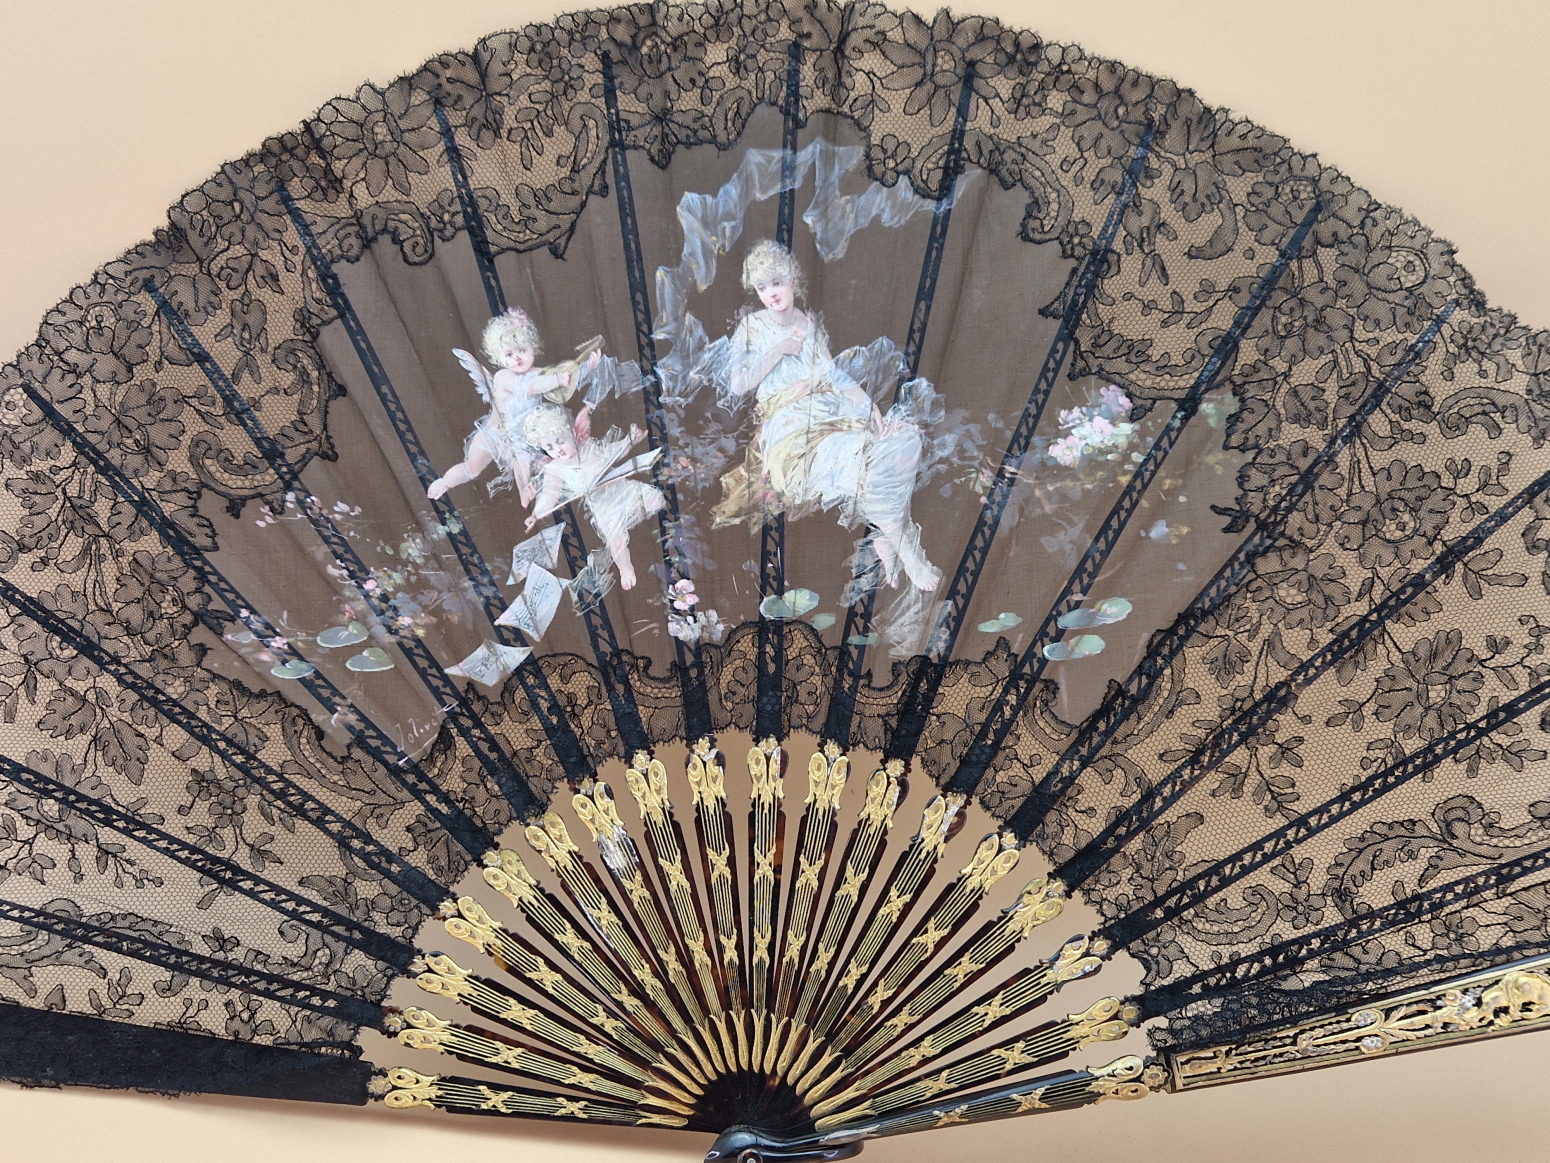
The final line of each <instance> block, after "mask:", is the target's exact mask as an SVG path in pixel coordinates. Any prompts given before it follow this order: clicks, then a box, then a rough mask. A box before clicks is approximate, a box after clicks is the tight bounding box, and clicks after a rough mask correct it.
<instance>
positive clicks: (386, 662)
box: [345, 646, 393, 674]
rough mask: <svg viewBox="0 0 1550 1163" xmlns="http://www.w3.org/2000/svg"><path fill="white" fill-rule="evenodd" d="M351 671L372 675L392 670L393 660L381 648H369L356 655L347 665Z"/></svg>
mask: <svg viewBox="0 0 1550 1163" xmlns="http://www.w3.org/2000/svg"><path fill="white" fill-rule="evenodd" d="M345 667H346V668H347V669H349V670H357V671H361V672H362V673H364V674H370V673H372V672H373V671H378V670H392V669H393V660H392V659H391V658H389V657H388V656H387V651H386V650H383V649H382V647H380V646H368V647H367V648H366V649H365V650H363V651H361V652H360V653H359V654H357V655H355V656H354V657H352V658H351V659H349V660H348V661H347V662H346V663H345Z"/></svg>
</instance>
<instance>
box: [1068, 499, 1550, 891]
mask: <svg viewBox="0 0 1550 1163" xmlns="http://www.w3.org/2000/svg"><path fill="white" fill-rule="evenodd" d="M1546 491H1550V472H1546V473H1544V474H1543V475H1542V476H1540V477H1538V478H1537V479H1536V480H1534V481H1533V482H1531V483H1530V484H1529V485H1528V486H1527V487H1525V488H1524V489H1522V490H1520V491H1519V492H1518V493H1517V494H1516V495H1515V496H1513V497H1512V499H1511V500H1509V501H1508V502H1507V503H1506V504H1505V505H1502V506H1501V507H1500V508H1498V509H1497V510H1495V512H1493V513H1492V514H1491V515H1490V516H1489V517H1485V518H1483V519H1482V520H1480V521H1479V522H1478V523H1477V524H1476V525H1475V527H1474V528H1473V529H1471V530H1470V531H1469V532H1468V533H1466V534H1464V535H1463V536H1462V537H1459V538H1457V539H1456V540H1454V541H1452V542H1450V543H1449V545H1448V547H1447V548H1446V549H1445V550H1443V551H1442V552H1441V553H1439V554H1438V555H1437V556H1436V557H1435V558H1433V559H1432V560H1431V561H1430V562H1429V563H1428V564H1427V565H1425V566H1424V567H1422V568H1421V569H1419V570H1417V571H1416V572H1415V573H1413V574H1411V575H1410V576H1409V577H1408V578H1406V579H1405V580H1404V581H1403V582H1401V583H1399V584H1398V585H1397V586H1395V587H1394V589H1392V590H1391V591H1390V592H1389V594H1388V595H1387V596H1386V597H1384V598H1383V599H1382V600H1381V601H1380V602H1378V604H1377V605H1376V606H1374V607H1373V609H1372V610H1370V611H1369V612H1368V613H1366V614H1364V615H1362V616H1361V617H1360V618H1359V619H1357V620H1356V621H1355V622H1353V623H1352V624H1351V625H1350V626H1348V627H1346V628H1345V629H1344V630H1343V631H1341V632H1340V633H1339V634H1336V635H1334V636H1333V637H1332V638H1331V639H1330V640H1329V641H1328V642H1326V643H1325V644H1324V645H1323V646H1322V647H1320V648H1319V649H1318V650H1317V651H1315V652H1314V653H1313V654H1312V655H1310V656H1309V657H1307V658H1305V659H1304V660H1303V661H1302V662H1301V663H1300V664H1299V665H1298V666H1297V668H1296V669H1295V670H1293V671H1292V673H1291V674H1289V675H1288V676H1287V677H1286V678H1284V679H1282V680H1280V681H1279V682H1277V683H1276V684H1275V685H1274V686H1272V687H1271V688H1270V689H1269V690H1267V691H1266V692H1265V693H1264V694H1262V695H1261V696H1260V697H1259V698H1258V699H1256V700H1255V701H1254V703H1252V704H1251V705H1250V706H1248V707H1245V708H1244V709H1243V710H1241V711H1239V712H1238V713H1236V714H1234V715H1233V716H1232V717H1231V718H1230V719H1228V720H1227V721H1226V722H1225V723H1223V724H1222V725H1221V726H1220V727H1217V728H1216V729H1214V730H1213V731H1212V732H1211V733H1210V734H1209V735H1208V736H1207V737H1206V738H1205V739H1204V740H1203V741H1202V742H1201V743H1200V745H1199V746H1197V747H1196V748H1195V749H1194V751H1192V752H1191V753H1190V755H1189V757H1188V758H1187V759H1184V760H1183V761H1181V762H1180V763H1179V764H1178V766H1176V767H1175V768H1174V769H1173V770H1172V771H1171V772H1169V773H1168V774H1167V775H1166V776H1164V777H1163V778H1162V779H1160V780H1158V781H1157V782H1156V783H1154V784H1153V785H1152V786H1151V787H1150V788H1149V789H1147V791H1145V792H1144V793H1142V794H1141V795H1140V796H1139V797H1138V798H1137V799H1135V800H1134V801H1133V802H1132V803H1131V804H1129V805H1128V806H1127V807H1126V808H1125V809H1124V810H1123V811H1122V812H1120V813H1119V814H1118V815H1117V816H1115V817H1114V819H1112V820H1111V821H1110V822H1109V823H1108V824H1107V826H1106V827H1105V828H1104V829H1103V830H1102V831H1101V832H1099V833H1098V835H1097V836H1095V837H1094V838H1093V839H1092V840H1091V841H1089V842H1088V843H1087V844H1086V845H1085V846H1084V847H1083V848H1082V849H1081V850H1080V851H1079V852H1077V853H1076V854H1075V855H1074V856H1072V857H1071V858H1070V859H1069V860H1067V861H1066V862H1065V864H1064V865H1063V866H1062V868H1061V869H1060V870H1058V874H1059V875H1061V876H1062V877H1064V878H1065V880H1066V881H1067V883H1069V884H1072V885H1079V884H1082V883H1084V882H1085V881H1086V880H1087V879H1089V878H1090V877H1091V876H1093V875H1094V874H1095V873H1096V872H1097V871H1098V870H1099V869H1100V868H1101V867H1102V866H1103V865H1104V864H1106V863H1107V862H1108V861H1109V860H1110V859H1112V858H1113V856H1114V854H1115V853H1117V852H1118V851H1119V850H1120V849H1121V848H1123V847H1124V846H1125V845H1126V844H1128V843H1130V842H1131V841H1132V840H1133V839H1135V837H1136V836H1138V835H1140V834H1141V833H1142V832H1143V831H1144V830H1145V829H1146V828H1147V827H1149V826H1150V825H1151V823H1152V822H1153V821H1155V820H1156V819H1157V817H1158V816H1159V815H1161V814H1162V813H1163V812H1165V811H1167V810H1168V808H1169V807H1171V806H1172V805H1173V804H1175V803H1177V802H1178V800H1179V799H1180V797H1182V796H1183V795H1184V794H1185V793H1187V792H1188V791H1189V790H1190V788H1192V787H1194V786H1196V785H1197V784H1198V783H1199V782H1200V781H1201V780H1202V779H1204V778H1205V777H1206V776H1207V775H1208V774H1210V773H1211V772H1212V771H1215V770H1216V768H1217V767H1219V766H1220V765H1221V764H1222V763H1223V762H1224V761H1225V760H1226V759H1227V758H1228V756H1230V755H1231V754H1232V753H1233V752H1234V751H1236V750H1237V748H1238V747H1239V746H1241V745H1242V744H1243V743H1244V742H1245V741H1246V740H1248V739H1250V738H1252V737H1253V735H1254V733H1255V732H1256V731H1258V730H1259V729H1260V728H1261V727H1262V726H1263V725H1264V724H1265V723H1266V722H1268V721H1269V720H1270V719H1271V718H1273V717H1274V716H1275V715H1277V714H1279V713H1281V711H1282V710H1283V709H1284V708H1286V707H1287V706H1289V705H1290V704H1291V702H1292V701H1293V700H1294V699H1295V697H1296V695H1297V692H1299V691H1301V690H1303V689H1306V688H1307V687H1308V686H1309V685H1310V684H1311V683H1313V682H1314V680H1316V679H1317V678H1318V677H1319V676H1320V675H1321V674H1323V673H1325V672H1326V671H1328V670H1329V669H1330V668H1331V667H1333V666H1334V665H1336V664H1337V663H1338V662H1339V661H1340V660H1341V659H1343V658H1347V657H1349V656H1350V655H1351V654H1352V653H1354V652H1355V651H1357V650H1359V649H1361V648H1362V646H1363V645H1364V644H1365V643H1366V642H1367V641H1368V640H1369V639H1370V638H1371V637H1372V636H1373V635H1374V634H1376V633H1378V632H1379V631H1381V630H1382V628H1383V627H1384V626H1385V625H1386V624H1387V623H1388V622H1389V620H1390V619H1391V618H1393V617H1394V616H1396V615H1397V614H1398V613H1399V612H1400V611H1401V610H1403V609H1404V608H1405V607H1406V606H1408V605H1409V604H1410V603H1411V602H1413V601H1414V600H1415V599H1416V598H1418V597H1419V596H1420V595H1421V594H1422V593H1424V592H1425V591H1426V590H1428V589H1430V588H1431V587H1432V586H1433V585H1434V584H1436V582H1437V581H1438V580H1439V579H1441V578H1442V577H1444V576H1445V575H1446V574H1447V573H1449V572H1450V571H1451V570H1453V569H1454V568H1456V567H1457V566H1458V564H1459V563H1460V562H1462V561H1463V560H1464V559H1465V558H1466V557H1468V556H1469V555H1470V554H1472V553H1474V552H1475V550H1477V549H1479V548H1480V546H1481V545H1483V544H1485V542H1486V541H1487V540H1489V539H1490V538H1491V537H1492V536H1493V535H1495V533H1496V532H1497V531H1498V530H1500V529H1501V528H1502V526H1504V525H1505V524H1506V523H1507V522H1508V521H1510V520H1511V519H1512V518H1513V517H1515V516H1517V515H1518V514H1519V513H1520V512H1522V511H1523V510H1524V509H1525V508H1527V507H1528V506H1529V505H1531V504H1533V502H1534V501H1535V500H1536V499H1537V498H1539V497H1540V496H1541V495H1543V494H1544V493H1545V492H1546Z"/></svg>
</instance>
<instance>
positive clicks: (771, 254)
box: [743, 238, 807, 299]
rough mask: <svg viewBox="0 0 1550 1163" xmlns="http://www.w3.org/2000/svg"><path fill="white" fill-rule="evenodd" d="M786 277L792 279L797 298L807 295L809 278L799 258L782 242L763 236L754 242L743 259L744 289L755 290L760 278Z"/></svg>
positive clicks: (792, 287) (793, 291)
mask: <svg viewBox="0 0 1550 1163" xmlns="http://www.w3.org/2000/svg"><path fill="white" fill-rule="evenodd" d="M771 277H785V278H788V279H790V280H791V290H792V293H793V294H794V295H795V297H796V298H798V299H801V298H804V297H805V296H806V295H807V280H806V279H804V278H803V277H802V268H801V267H800V266H798V265H797V260H796V259H795V258H794V257H793V256H792V254H791V252H790V251H789V250H787V249H786V248H785V247H784V246H782V245H781V244H780V243H778V242H775V241H773V240H772V239H768V238H763V239H760V240H759V241H758V242H756V243H754V244H753V246H752V247H751V248H750V249H749V251H748V257H747V258H745V259H744V260H743V290H745V291H751V290H753V287H754V284H755V283H756V282H758V281H759V280H760V279H768V278H771Z"/></svg>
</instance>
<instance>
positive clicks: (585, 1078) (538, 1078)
mask: <svg viewBox="0 0 1550 1163" xmlns="http://www.w3.org/2000/svg"><path fill="white" fill-rule="evenodd" d="M395 1026H396V1027H397V1029H396V1030H395V1029H394V1027H395ZM388 1030H389V1032H390V1033H394V1034H395V1035H396V1040H397V1042H398V1044H399V1045H400V1046H406V1047H408V1048H409V1049H411V1050H434V1051H436V1052H437V1053H439V1054H446V1055H449V1056H450V1057H453V1058H457V1059H460V1060H461V1061H464V1062H468V1063H472V1064H475V1065H482V1066H489V1067H491V1068H493V1069H495V1070H500V1071H504V1072H506V1073H509V1074H515V1075H518V1076H519V1077H523V1078H526V1079H527V1080H529V1081H532V1082H556V1083H559V1084H560V1085H561V1086H568V1087H570V1088H571V1089H573V1090H580V1091H583V1092H584V1093H587V1094H588V1095H589V1096H590V1097H594V1098H616V1099H622V1100H623V1101H625V1102H629V1103H635V1104H637V1105H638V1104H640V1103H643V1102H646V1101H648V1100H647V1097H646V1094H645V1092H644V1091H641V1090H639V1089H637V1088H636V1087H633V1086H628V1085H625V1084H624V1083H621V1082H618V1081H615V1080H614V1079H612V1078H609V1077H606V1076H605V1075H603V1074H599V1073H597V1072H595V1071H589V1070H583V1069H581V1068H580V1067H579V1066H576V1065H574V1064H573V1063H570V1062H565V1061H562V1060H560V1059H558V1058H551V1057H549V1056H548V1055H547V1054H543V1053H540V1052H539V1051H536V1050H532V1049H529V1048H528V1047H526V1046H523V1045H521V1044H519V1043H517V1042H514V1041H511V1040H506V1039H502V1038H498V1037H494V1036H491V1035H490V1034H488V1033H487V1032H484V1031H480V1030H478V1029H472V1028H470V1027H468V1026H460V1025H458V1024H456V1023H455V1022H449V1021H446V1020H444V1019H442V1018H438V1017H437V1016H436V1015H435V1014H433V1013H431V1012H430V1011H429V1010H423V1009H420V1008H418V1007H416V1006H411V1007H410V1008H409V1009H407V1010H404V1011H403V1013H402V1014H400V1015H395V1016H394V1017H393V1018H392V1019H390V1021H389V1025H388ZM679 1113H687V1112H685V1111H680V1112H679Z"/></svg>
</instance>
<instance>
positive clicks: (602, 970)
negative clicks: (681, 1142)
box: [460, 830, 715, 1081]
mask: <svg viewBox="0 0 1550 1163" xmlns="http://www.w3.org/2000/svg"><path fill="white" fill-rule="evenodd" d="M539 834H540V835H541V836H542V837H543V840H542V841H541V842H542V843H545V844H548V847H549V852H550V853H553V852H554V848H555V845H554V844H552V843H550V842H549V839H548V835H547V833H544V832H542V831H541V830H539ZM530 839H531V837H530ZM536 846H537V845H535V847H536ZM566 855H567V856H568V853H567V854H566ZM497 859H498V860H499V866H498V867H491V868H487V869H485V874H484V875H485V880H486V881H488V882H489V883H490V885H491V886H492V887H493V888H494V889H495V890H496V891H497V892H500V893H502V894H503V895H505V896H506V897H507V899H509V900H511V902H512V903H513V904H515V905H516V906H517V907H518V908H519V909H521V910H522V912H523V914H524V915H526V916H527V917H528V919H529V920H531V921H533V923H534V924H535V925H537V926H538V927H539V929H540V930H541V931H543V932H545V933H547V934H548V935H549V936H550V937H551V939H553V940H554V941H556V942H557V943H558V944H559V945H560V946H561V947H562V948H564V949H565V951H566V952H567V953H569V954H570V955H571V956H572V957H574V958H576V960H577V963H578V964H579V965H580V966H581V968H582V969H583V971H584V972H586V974H587V976H588V977H590V978H592V980H593V982H594V983H595V984H596V985H597V986H598V988H600V989H602V990H603V991H604V993H605V994H607V995H608V996H610V997H613V998H615V999H616V1000H618V1001H620V1004H622V1005H624V1006H625V1007H626V1009H628V1010H629V1012H630V1013H631V1014H632V1015H633V1016H635V1017H637V1018H642V1019H645V1020H647V1022H648V1028H649V1029H650V1031H651V1033H652V1036H653V1037H654V1038H655V1039H656V1040H657V1043H658V1045H660V1046H661V1047H662V1048H663V1049H664V1050H665V1051H667V1052H668V1053H675V1052H677V1053H681V1052H682V1050H683V1049H685V1048H686V1049H687V1050H688V1051H689V1052H690V1053H692V1054H693V1056H694V1058H693V1064H692V1066H691V1071H692V1073H694V1074H695V1075H696V1077H698V1078H699V1079H700V1080H701V1081H704V1079H705V1078H707V1077H709V1076H711V1075H713V1074H714V1073H715V1071H714V1070H713V1069H712V1068H711V1066H710V1063H709V1060H708V1059H707V1058H706V1056H705V1052H704V1050H703V1048H702V1047H701V1046H700V1044H699V1042H698V1041H697V1040H696V1038H695V1036H694V1034H693V1033H692V1032H691V1029H690V1027H689V1025H688V1024H687V1023H686V1022H685V1021H684V1019H683V1017H682V1015H681V1014H680V1013H679V1012H678V1010H677V1008H676V1007H675V1006H674V1004H673V1002H672V1000H671V999H670V998H669V997H668V995H667V991H666V989H665V988H664V987H663V985H662V982H661V980H660V979H659V978H658V976H657V974H656V972H655V970H654V968H653V967H652V965H651V963H650V962H649V961H648V960H647V959H646V957H645V956H644V955H643V954H642V952H641V951H640V949H639V948H638V947H637V946H636V945H635V942H634V941H633V939H631V937H630V936H629V935H628V934H627V933H626V932H625V931H624V929H623V926H622V925H621V924H620V922H619V920H618V917H617V915H615V914H612V912H611V910H606V911H605V910H604V909H598V910H597V911H596V913H595V914H594V913H593V912H592V911H591V910H589V909H587V907H586V905H585V904H583V905H582V909H583V911H584V912H586V913H587V914H588V916H589V918H590V919H591V921H592V923H593V924H594V925H596V926H597V928H598V931H599V933H600V934H601V936H602V938H603V941H604V943H605V945H606V947H607V948H608V949H609V950H610V951H611V952H612V953H613V954H614V955H616V956H618V957H619V958H620V960H621V962H622V964H623V966H624V974H625V976H626V977H628V978H629V979H630V980H632V981H633V982H635V984H636V985H638V986H639V987H640V988H641V990H642V991H644V993H645V995H646V997H648V998H649V999H650V1000H651V1003H652V1005H654V1006H656V1009H655V1010H654V1011H653V1010H650V1009H648V1007H646V1006H645V1005H644V1003H642V1002H641V1001H640V1000H639V999H637V998H636V997H635V996H634V994H633V992H632V991H630V990H629V989H627V988H626V987H625V985H624V984H623V982H622V981H621V980H620V978H619V977H618V976H617V975H616V974H615V973H614V971H613V970H612V969H610V968H608V967H607V966H606V965H605V964H604V963H603V961H602V958H601V957H600V956H599V953H600V950H599V949H598V947H597V946H596V945H594V944H593V943H592V942H591V941H590V940H588V939H587V938H585V937H582V936H581V935H580V934H579V933H577V931H576V930H575V928H574V927H573V926H571V924H570V923H569V922H568V921H566V920H565V919H564V918H563V917H562V916H561V915H560V913H559V911H558V909H557V908H556V906H555V904H554V902H553V901H552V900H551V899H550V898H549V897H548V895H547V894H545V893H541V892H538V891H537V889H536V882H534V881H533V879H532V874H531V873H529V872H528V871H527V869H526V868H525V867H523V866H522V863H521V859H520V858H519V857H518V856H517V855H516V853H514V852H510V851H507V850H504V849H503V850H502V851H501V852H500V853H499V854H498V856H497ZM545 859H546V861H547V860H548V856H547V855H546V856H545ZM566 865H569V869H568V871H567V872H566V873H564V874H562V878H563V879H564V880H565V883H566V887H567V890H568V891H575V890H573V889H572V888H571V885H572V883H575V884H577V885H583V886H584V885H586V884H590V882H586V881H584V880H583V879H582V877H581V876H580V874H579V872H578V870H576V869H575V865H574V862H572V861H565V860H561V859H559V857H558V856H556V857H555V863H554V864H552V865H551V867H552V868H554V870H555V871H556V872H559V871H560V869H561V868H562V867H565V866H566ZM592 887H593V889H594V891H595V885H594V886H592ZM583 891H585V889H584V888H583ZM588 895H590V894H588ZM598 903H603V902H598ZM460 904H461V902H460ZM625 998H629V999H630V1000H629V1001H625V1000H624V999H625ZM663 1021H666V1022H667V1024H668V1026H670V1027H672V1031H673V1032H672V1033H668V1031H667V1029H666V1028H665V1027H664V1026H663V1025H662V1022H663ZM675 1034H676V1035H677V1037H676V1038H675V1037H674V1035H675ZM687 1064H688V1063H687V1061H686V1065H687Z"/></svg>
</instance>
